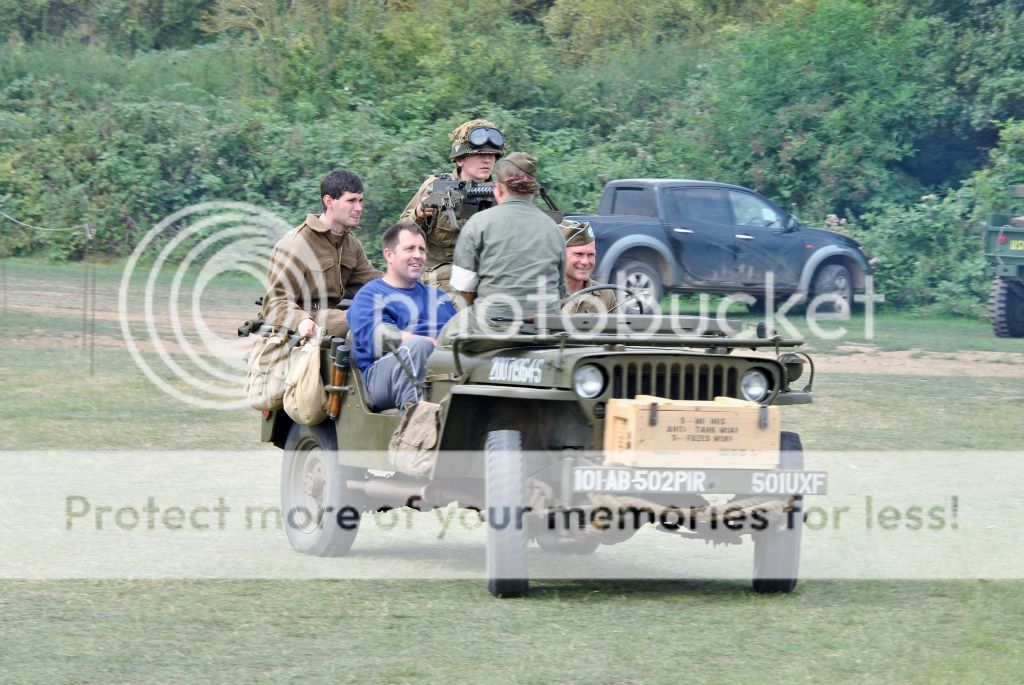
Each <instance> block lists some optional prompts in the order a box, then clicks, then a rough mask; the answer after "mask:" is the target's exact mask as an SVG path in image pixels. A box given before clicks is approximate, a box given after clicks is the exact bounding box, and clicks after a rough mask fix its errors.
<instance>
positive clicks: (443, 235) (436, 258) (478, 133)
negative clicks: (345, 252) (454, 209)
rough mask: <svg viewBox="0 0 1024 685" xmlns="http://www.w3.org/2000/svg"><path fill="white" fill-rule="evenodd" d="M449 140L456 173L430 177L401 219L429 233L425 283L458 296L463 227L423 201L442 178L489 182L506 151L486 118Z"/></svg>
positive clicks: (467, 125) (459, 129)
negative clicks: (455, 266)
mask: <svg viewBox="0 0 1024 685" xmlns="http://www.w3.org/2000/svg"><path fill="white" fill-rule="evenodd" d="M448 138H449V139H450V140H451V141H452V154H451V160H452V161H453V162H455V170H454V171H453V172H452V173H451V174H447V175H442V174H435V175H433V176H429V177H427V180H425V181H424V182H423V185H421V186H420V189H419V190H418V191H417V192H416V195H415V196H413V198H412V200H410V201H409V204H408V205H406V207H405V210H404V211H403V212H402V217H401V218H402V220H403V221H415V222H416V223H417V224H419V225H420V226H421V227H423V228H424V229H425V232H426V234H427V265H426V269H425V270H424V272H423V277H422V281H423V282H424V283H427V284H429V285H432V286H434V287H436V288H440V289H441V290H443V291H445V292H447V293H449V294H453V295H454V294H455V291H454V290H452V288H451V285H450V283H451V277H452V260H453V255H454V252H455V240H456V238H458V236H459V230H460V229H461V228H462V226H461V225H459V224H455V225H452V223H451V218H450V217H449V216H447V215H445V214H444V213H441V214H437V210H436V209H435V208H433V207H424V206H423V199H424V198H425V197H426V196H427V195H428V194H429V193H430V188H431V186H433V185H434V182H435V181H437V180H438V179H439V178H442V176H448V177H450V178H455V179H458V180H461V181H480V182H482V181H489V180H490V179H491V171H492V170H493V169H494V165H495V164H496V163H497V161H498V158H499V157H501V156H502V154H504V152H505V136H504V134H502V132H501V131H500V130H498V128H497V127H496V126H495V125H494V124H492V123H491V122H489V121H487V120H486V119H473V120H472V121H467V122H466V123H464V124H462V125H461V126H458V127H457V128H456V129H455V130H454V131H452V132H451V134H450V135H449V136H448ZM462 223H465V222H462ZM453 300H455V301H456V304H457V305H461V304H462V302H461V300H460V298H458V297H454V298H453Z"/></svg>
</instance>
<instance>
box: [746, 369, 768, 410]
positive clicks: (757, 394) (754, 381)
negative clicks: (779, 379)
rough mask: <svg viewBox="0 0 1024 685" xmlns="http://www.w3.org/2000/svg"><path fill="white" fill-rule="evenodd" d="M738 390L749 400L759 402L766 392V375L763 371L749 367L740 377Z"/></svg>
mask: <svg viewBox="0 0 1024 685" xmlns="http://www.w3.org/2000/svg"><path fill="white" fill-rule="evenodd" d="M740 392H741V393H743V398H744V399H747V400H750V401H751V402H760V401H761V400H763V399H764V398H765V396H766V395H767V394H768V376H766V375H764V371H759V370H757V369H750V370H749V371H747V372H746V373H744V374H743V377H742V378H740Z"/></svg>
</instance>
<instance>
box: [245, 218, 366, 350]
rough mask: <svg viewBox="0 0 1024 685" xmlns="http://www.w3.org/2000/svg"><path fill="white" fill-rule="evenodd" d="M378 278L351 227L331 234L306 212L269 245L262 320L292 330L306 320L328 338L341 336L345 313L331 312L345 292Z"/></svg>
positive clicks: (328, 229)
mask: <svg viewBox="0 0 1024 685" xmlns="http://www.w3.org/2000/svg"><path fill="white" fill-rule="evenodd" d="M381 275H382V274H381V272H380V271H378V270H377V269H375V268H374V267H373V265H372V264H371V263H370V260H369V259H368V258H367V257H366V251H365V250H364V249H363V244H362V243H361V242H359V239H358V238H356V237H355V236H354V235H352V230H351V229H350V230H348V231H346V232H345V233H344V234H343V235H337V234H335V233H333V232H331V229H330V227H329V226H328V225H326V224H325V223H323V222H322V221H320V219H319V217H317V216H316V215H315V214H309V215H308V216H306V221H305V222H304V223H303V224H302V225H301V226H298V227H296V228H293V229H292V230H290V231H288V233H286V234H285V235H284V237H283V238H281V240H279V241H278V243H277V245H275V246H274V251H273V253H272V254H271V256H270V267H269V268H268V270H267V292H266V295H264V297H263V318H264V319H265V320H266V322H267V323H268V324H272V325H275V326H285V327H287V328H289V329H291V330H293V331H294V330H296V329H297V328H298V326H299V322H300V321H302V320H303V319H305V318H307V317H309V318H312V319H313V320H314V321H316V323H317V325H318V326H320V327H321V328H326V329H327V332H328V333H329V334H330V335H332V336H344V335H346V334H347V333H348V323H347V322H346V320H345V312H343V311H341V310H339V309H335V307H336V306H337V304H338V301H339V300H341V299H342V296H343V295H344V293H345V291H346V290H356V289H358V288H359V286H361V285H364V284H366V283H369V282H370V281H372V280H373V279H375V278H378V277H380V276H381Z"/></svg>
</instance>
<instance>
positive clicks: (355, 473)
mask: <svg viewBox="0 0 1024 685" xmlns="http://www.w3.org/2000/svg"><path fill="white" fill-rule="evenodd" d="M334 430H335V429H334V423H333V422H325V423H322V424H320V425H317V426H303V425H300V424H295V425H293V426H292V428H291V430H290V431H289V432H288V440H287V441H286V442H285V446H284V458H283V459H282V462H281V513H282V515H283V516H284V526H285V532H286V533H287V535H288V542H289V543H291V546H292V548H293V549H295V550H296V551H297V552H302V553H303V554H311V555H313V556H317V557H341V556H344V555H346V554H348V552H349V550H350V549H351V548H352V543H353V542H354V541H355V539H356V534H357V533H358V532H359V519H360V515H361V513H362V509H363V497H362V496H361V493H359V492H357V491H353V490H351V489H350V488H349V487H348V486H347V485H346V484H345V481H347V480H353V479H358V478H361V477H362V473H361V472H360V471H359V470H358V469H354V468H351V467H347V466H342V465H341V464H339V463H338V440H337V435H336V434H335V432H334Z"/></svg>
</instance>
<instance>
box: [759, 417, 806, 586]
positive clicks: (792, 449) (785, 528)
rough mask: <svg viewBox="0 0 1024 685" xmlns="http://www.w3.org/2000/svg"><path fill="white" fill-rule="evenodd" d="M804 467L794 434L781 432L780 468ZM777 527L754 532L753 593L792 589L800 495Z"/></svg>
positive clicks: (797, 557)
mask: <svg viewBox="0 0 1024 685" xmlns="http://www.w3.org/2000/svg"><path fill="white" fill-rule="evenodd" d="M803 467H804V452H803V446H802V445H801V444H800V436H799V435H797V434H796V433H791V432H788V431H783V433H782V459H781V461H780V463H779V468H781V469H802V468H803ZM794 500H795V501H794V507H795V509H793V510H791V511H790V512H789V513H787V514H786V517H785V519H784V521H782V522H781V523H780V524H779V525H778V526H775V525H769V526H768V527H766V528H765V529H764V530H760V531H754V534H753V537H754V592H758V593H761V594H767V593H773V592H792V591H793V590H794V589H795V588H796V581H797V575H798V572H799V570H800V538H801V535H802V533H803V529H804V513H803V496H801V495H796V496H795V497H794Z"/></svg>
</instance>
